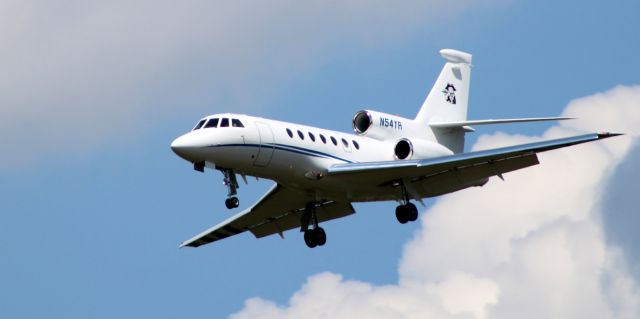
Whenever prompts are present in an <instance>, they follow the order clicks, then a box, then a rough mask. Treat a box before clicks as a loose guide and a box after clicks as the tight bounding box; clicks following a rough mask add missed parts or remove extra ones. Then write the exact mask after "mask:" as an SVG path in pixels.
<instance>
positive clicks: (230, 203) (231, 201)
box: [224, 196, 240, 209]
mask: <svg viewBox="0 0 640 319" xmlns="http://www.w3.org/2000/svg"><path fill="white" fill-rule="evenodd" d="M224 205H225V206H227V208H228V209H232V208H236V207H238V206H240V200H239V199H238V197H235V196H233V197H229V198H227V199H226V200H225V201H224Z"/></svg>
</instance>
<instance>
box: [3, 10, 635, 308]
mask: <svg viewBox="0 0 640 319" xmlns="http://www.w3.org/2000/svg"><path fill="white" fill-rule="evenodd" d="M0 12H2V13H0V17H2V20H3V21H6V22H4V23H3V25H4V26H3V27H1V28H0V39H4V40H5V41H3V42H4V43H6V44H8V45H7V46H6V47H5V49H4V50H3V52H1V53H0V69H2V70H5V72H3V74H2V75H0V81H1V82H2V83H3V85H2V87H3V88H1V89H0V92H1V93H0V110H1V112H2V114H3V115H2V116H1V117H2V119H0V123H1V124H0V126H1V127H2V128H0V130H2V133H3V136H4V137H5V138H4V139H3V141H2V146H3V149H4V150H5V151H4V152H3V153H4V159H0V163H2V166H3V168H1V169H0V176H1V177H0V190H1V191H2V194H4V196H3V197H2V200H1V201H0V286H2V289H0V317H3V318H36V317H42V316H53V317H62V318H112V317H114V316H125V317H154V318H175V317H178V316H180V317H200V318H202V317H210V318H221V317H225V316H228V315H230V314H232V313H235V312H238V311H240V310H241V309H243V307H244V305H245V301H246V300H247V299H248V298H252V297H256V296H258V297H261V298H264V299H266V300H271V301H274V302H275V303H277V304H279V305H287V304H288V302H289V299H290V298H291V296H292V294H294V293H295V292H297V291H299V289H300V287H301V286H302V285H303V284H304V283H305V282H307V278H309V277H310V276H314V275H316V274H318V273H323V272H331V273H335V274H341V275H342V276H344V278H346V279H349V280H358V281H362V282H367V283H370V284H372V285H392V284H395V283H397V282H398V280H399V277H400V276H399V265H400V264H401V260H405V259H410V258H408V257H406V256H405V255H404V252H405V248H406V247H407V244H408V243H409V242H410V240H412V239H414V238H416V236H417V237H419V236H418V235H417V234H419V233H421V229H422V227H423V226H422V225H421V224H420V223H414V224H410V225H399V224H398V223H397V222H396V221H395V217H394V216H393V213H392V212H393V209H394V206H395V205H394V204H393V203H370V204H356V205H355V208H356V211H357V212H358V213H357V214H355V215H354V216H351V217H348V218H345V219H342V220H338V221H333V222H330V223H327V225H326V226H325V229H326V230H327V232H328V235H329V240H328V244H327V245H326V246H325V247H323V248H322V249H314V250H310V249H308V248H307V247H306V246H305V245H304V243H303V241H302V238H301V236H300V234H298V233H296V232H289V233H286V234H285V237H286V239H285V240H281V239H280V238H279V237H272V238H271V237H270V238H266V239H262V240H256V239H255V238H253V237H252V236H250V235H246V234H243V235H241V236H238V237H235V238H231V239H228V240H225V241H222V242H219V243H216V244H213V245H210V246H206V247H202V248H199V249H178V248H177V246H178V244H179V243H180V242H181V241H182V240H185V239H187V238H190V237H191V236H192V235H194V234H196V233H198V232H200V231H201V230H203V229H205V228H207V227H209V226H211V225H213V224H215V223H217V222H218V221H220V220H223V219H225V218H227V216H229V212H228V211H227V210H226V209H225V208H224V204H223V200H224V198H225V189H224V187H223V186H222V185H221V175H220V174H218V173H217V172H209V171H208V172H207V173H205V174H199V173H197V172H194V171H193V170H192V169H191V167H190V166H189V165H188V163H185V162H184V161H182V160H181V159H179V158H178V157H177V156H175V155H174V154H173V153H172V152H171V151H170V149H169V143H170V142H171V141H172V139H173V138H175V137H176V136H178V135H180V134H182V133H184V132H185V131H187V130H189V129H190V128H191V127H192V126H193V125H194V124H195V122H196V121H197V120H198V119H199V118H200V117H202V116H204V115H207V114H213V113H219V112H236V113H247V114H255V115H259V116H264V117H270V118H277V119H280V120H285V121H292V122H298V123H303V124H308V125H314V126H320V127H326V128H330V129H336V130H342V131H349V130H350V120H351V117H352V115H353V114H354V112H356V111H358V110H360V109H363V108H368V109H374V110H379V111H382V112H387V113H393V114H400V115H402V116H406V117H413V116H415V113H416V112H417V110H418V107H419V105H421V103H422V101H423V99H424V97H425V96H426V94H427V92H428V90H429V89H430V88H431V85H432V83H433V81H434V80H435V78H436V76H437V74H438V72H439V71H440V68H441V67H442V64H443V60H442V59H441V58H440V57H439V55H438V53H437V52H438V50H440V49H441V48H456V49H460V50H465V51H468V52H471V53H473V54H474V68H473V74H472V82H471V92H470V94H471V96H470V109H469V118H471V119H483V118H500V117H526V116H557V115H560V113H561V112H563V110H565V107H566V106H567V104H568V103H569V102H570V101H571V100H574V99H576V98H581V97H585V96H590V95H593V94H596V93H598V92H605V91H608V90H610V89H612V88H614V87H616V86H618V85H623V86H633V85H638V84H640V83H639V82H640V80H638V71H640V62H639V61H638V58H637V57H638V52H640V36H639V35H638V30H640V22H639V21H640V19H638V12H640V4H639V3H638V2H637V1H610V2H607V3H602V2H599V1H586V2H580V3H577V2H568V1H560V2H557V1H528V2H524V1H517V0H496V1H489V2H484V3H476V2H474V1H469V2H456V3H453V4H451V3H449V2H444V1H426V2H418V1H416V2H407V3H406V4H401V5H398V4H395V3H394V2H392V1H376V2H374V3H367V2H366V1H362V2H360V1H353V2H347V4H319V3H312V4H306V5H301V4H296V3H293V2H290V1H274V2H273V3H261V4H253V3H252V2H238V3H237V4H227V3H223V2H217V3H212V4H202V3H198V2H183V3H180V4H174V3H171V2H170V1H160V2H155V1H138V2H135V3H130V2H121V3H120V2H114V3H113V4H101V3H91V2H75V1H67V2H63V3H61V4H60V6H55V7H52V6H50V5H47V4H42V3H38V2H22V1H16V2H13V1H9V2H6V3H4V4H1V5H0ZM631 103H632V105H636V106H638V107H640V101H638V100H635V101H632V102H631ZM596 124H597V123H596ZM548 127H550V125H549V124H546V125H545V124H531V125H515V126H500V127H499V128H482V129H479V130H478V132H477V134H475V135H473V136H472V137H471V138H470V140H469V143H468V145H469V146H470V145H473V143H474V142H475V140H476V137H477V136H480V135H482V134H487V133H492V132H494V131H495V130H500V131H502V132H505V133H507V134H515V133H521V134H525V135H541V134H542V133H543V132H544V130H545V129H547V128H548ZM592 129H593V130H606V129H610V128H609V127H593V128H592ZM635 153H637V152H635ZM634 157H636V156H635V155H634ZM624 163H627V164H626V165H622V166H621V167H622V168H621V169H625V172H636V171H637V168H635V169H634V165H631V164H628V163H629V161H627V162H624ZM631 163H633V162H631ZM543 165H544V163H543ZM631 174H632V173H628V174H624V176H629V175H631ZM636 175H637V174H636ZM614 176H615V175H614ZM547 178H549V181H550V183H562V181H555V180H553V178H552V176H547ZM507 181H509V178H508V176H507ZM616 181H617V179H616ZM628 184H630V182H624V181H621V182H619V183H618V184H615V185H617V187H619V189H628V188H629V187H625V185H628ZM516 185H517V184H516ZM615 185H614V186H615ZM269 187H270V182H268V181H260V182H255V181H253V180H250V183H249V185H247V186H245V185H241V188H240V198H241V200H242V206H241V208H242V207H246V206H247V205H249V204H250V203H252V202H253V201H255V200H256V199H257V198H259V196H260V195H261V194H262V193H263V192H264V191H266V189H268V188H269ZM613 189H618V188H613ZM604 191H605V192H606V191H607V190H606V189H605V190H604ZM620 193H621V194H624V192H620ZM437 202H438V199H435V200H434V199H429V200H428V201H427V204H428V205H429V206H431V205H434V204H436V203H437ZM619 202H620V203H623V204H624V205H623V207H622V208H621V209H620V210H616V211H625V209H626V210H627V211H628V210H629V208H630V207H637V206H634V205H636V204H637V201H634V200H627V201H624V200H621V201H619ZM422 215H423V216H424V215H425V214H422ZM616 216H624V215H616ZM621 220H622V221H623V222H621ZM605 221H609V222H608V223H605V224H606V227H605V229H608V230H609V232H610V233H615V231H614V230H616V229H618V228H616V227H615V225H624V224H625V223H624V218H622V219H621V217H617V219H613V220H611V219H607V218H605ZM630 221H632V222H633V223H637V218H636V219H631V220H630ZM612 225H613V226H612ZM627 226H628V225H627ZM621 227H622V226H621ZM626 234H629V235H627V236H622V235H621V236H617V237H616V238H613V239H611V240H612V241H613V243H614V244H616V245H619V246H620V247H622V248H623V249H622V253H621V254H622V255H623V256H627V259H624V258H623V259H624V260H626V262H627V263H628V267H629V268H632V269H636V271H635V273H636V274H637V273H638V272H637V269H638V266H637V265H638V263H637V261H638V257H637V256H638V255H640V254H638V252H637V247H636V246H635V245H634V244H633V243H631V241H632V240H634V238H636V237H633V235H630V234H631V232H626ZM438 253H441V252H440V251H435V252H433V253H432V252H430V251H429V250H428V247H427V250H426V251H424V252H423V254H427V255H429V254H438ZM453 253H455V252H453ZM403 256H404V257H403ZM437 257H438V256H434V257H433V258H437ZM633 278H636V282H637V277H633Z"/></svg>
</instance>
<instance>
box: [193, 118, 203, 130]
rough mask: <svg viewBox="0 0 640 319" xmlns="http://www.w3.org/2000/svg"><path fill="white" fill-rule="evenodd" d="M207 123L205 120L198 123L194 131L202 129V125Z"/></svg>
mask: <svg viewBox="0 0 640 319" xmlns="http://www.w3.org/2000/svg"><path fill="white" fill-rule="evenodd" d="M205 121H206V119H204V120H200V122H198V124H196V127H194V128H193V130H192V131H195V130H197V129H200V128H201V127H202V125H204V122H205Z"/></svg>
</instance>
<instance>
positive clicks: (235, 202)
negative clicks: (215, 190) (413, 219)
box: [231, 196, 415, 208]
mask: <svg viewBox="0 0 640 319" xmlns="http://www.w3.org/2000/svg"><path fill="white" fill-rule="evenodd" d="M231 203H232V204H233V208H236V207H238V206H240V200H239V199H238V197H235V196H234V197H231ZM414 207H415V206H414Z"/></svg>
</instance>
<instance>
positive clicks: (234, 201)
mask: <svg viewBox="0 0 640 319" xmlns="http://www.w3.org/2000/svg"><path fill="white" fill-rule="evenodd" d="M218 170H220V171H221V172H222V175H224V178H223V180H222V183H223V184H224V185H225V186H227V190H228V193H227V197H228V198H227V199H226V200H225V201H224V205H225V206H227V208H228V209H232V208H236V207H238V206H240V200H239V199H238V197H236V196H235V195H236V194H238V191H237V189H238V188H239V187H240V186H238V180H237V179H236V174H235V173H234V172H233V170H232V169H228V168H218Z"/></svg>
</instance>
